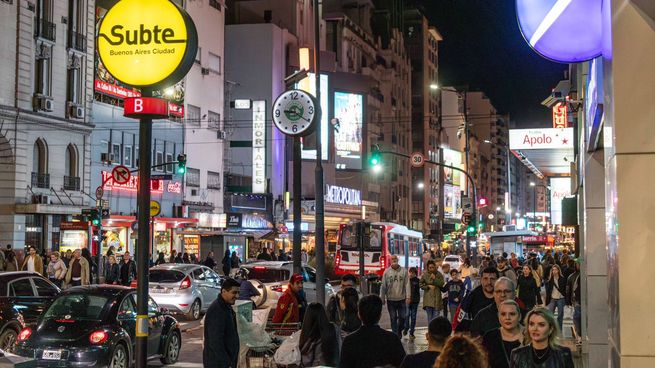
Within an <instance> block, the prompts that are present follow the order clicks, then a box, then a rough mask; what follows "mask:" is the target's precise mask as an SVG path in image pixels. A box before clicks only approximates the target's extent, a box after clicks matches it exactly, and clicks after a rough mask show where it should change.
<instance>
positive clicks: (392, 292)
mask: <svg viewBox="0 0 655 368" xmlns="http://www.w3.org/2000/svg"><path fill="white" fill-rule="evenodd" d="M410 293H411V289H410V285H409V275H408V274H407V270H405V269H404V268H402V267H400V264H398V256H396V255H393V256H391V267H389V268H387V269H386V271H384V274H383V275H382V285H381V287H380V298H382V301H383V302H385V301H386V302H387V309H388V310H389V317H390V319H391V330H392V331H393V333H395V334H396V335H398V337H402V330H403V327H404V326H405V316H406V314H407V304H410V302H411V300H410V295H411V294H410Z"/></svg>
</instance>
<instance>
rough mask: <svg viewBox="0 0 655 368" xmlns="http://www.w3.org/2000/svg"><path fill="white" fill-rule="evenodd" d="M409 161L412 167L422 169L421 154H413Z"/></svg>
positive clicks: (423, 159)
mask: <svg viewBox="0 0 655 368" xmlns="http://www.w3.org/2000/svg"><path fill="white" fill-rule="evenodd" d="M409 161H410V163H411V164H412V167H423V164H424V163H425V156H423V154H422V153H421V152H414V153H412V156H411V158H410V160H409Z"/></svg>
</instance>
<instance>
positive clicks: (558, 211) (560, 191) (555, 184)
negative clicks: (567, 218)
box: [550, 177, 571, 225]
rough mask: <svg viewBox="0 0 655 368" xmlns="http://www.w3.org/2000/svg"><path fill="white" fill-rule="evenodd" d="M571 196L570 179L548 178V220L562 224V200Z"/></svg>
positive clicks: (554, 223) (555, 223)
mask: <svg viewBox="0 0 655 368" xmlns="http://www.w3.org/2000/svg"><path fill="white" fill-rule="evenodd" d="M570 195H571V178H569V177H560V178H550V220H551V223H552V224H553V225H561V224H562V199H563V198H565V197H568V196H570Z"/></svg>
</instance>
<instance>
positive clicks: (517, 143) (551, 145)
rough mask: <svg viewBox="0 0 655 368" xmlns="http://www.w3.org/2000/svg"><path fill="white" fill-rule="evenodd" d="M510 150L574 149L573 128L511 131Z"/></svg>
mask: <svg viewBox="0 0 655 368" xmlns="http://www.w3.org/2000/svg"><path fill="white" fill-rule="evenodd" d="M509 148H510V149H511V150H521V149H560V148H573V128H563V129H555V128H545V129H510V131H509Z"/></svg>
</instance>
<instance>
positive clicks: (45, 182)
mask: <svg viewBox="0 0 655 368" xmlns="http://www.w3.org/2000/svg"><path fill="white" fill-rule="evenodd" d="M32 187H36V188H46V189H47V188H50V174H39V173H35V172H33V173H32Z"/></svg>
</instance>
